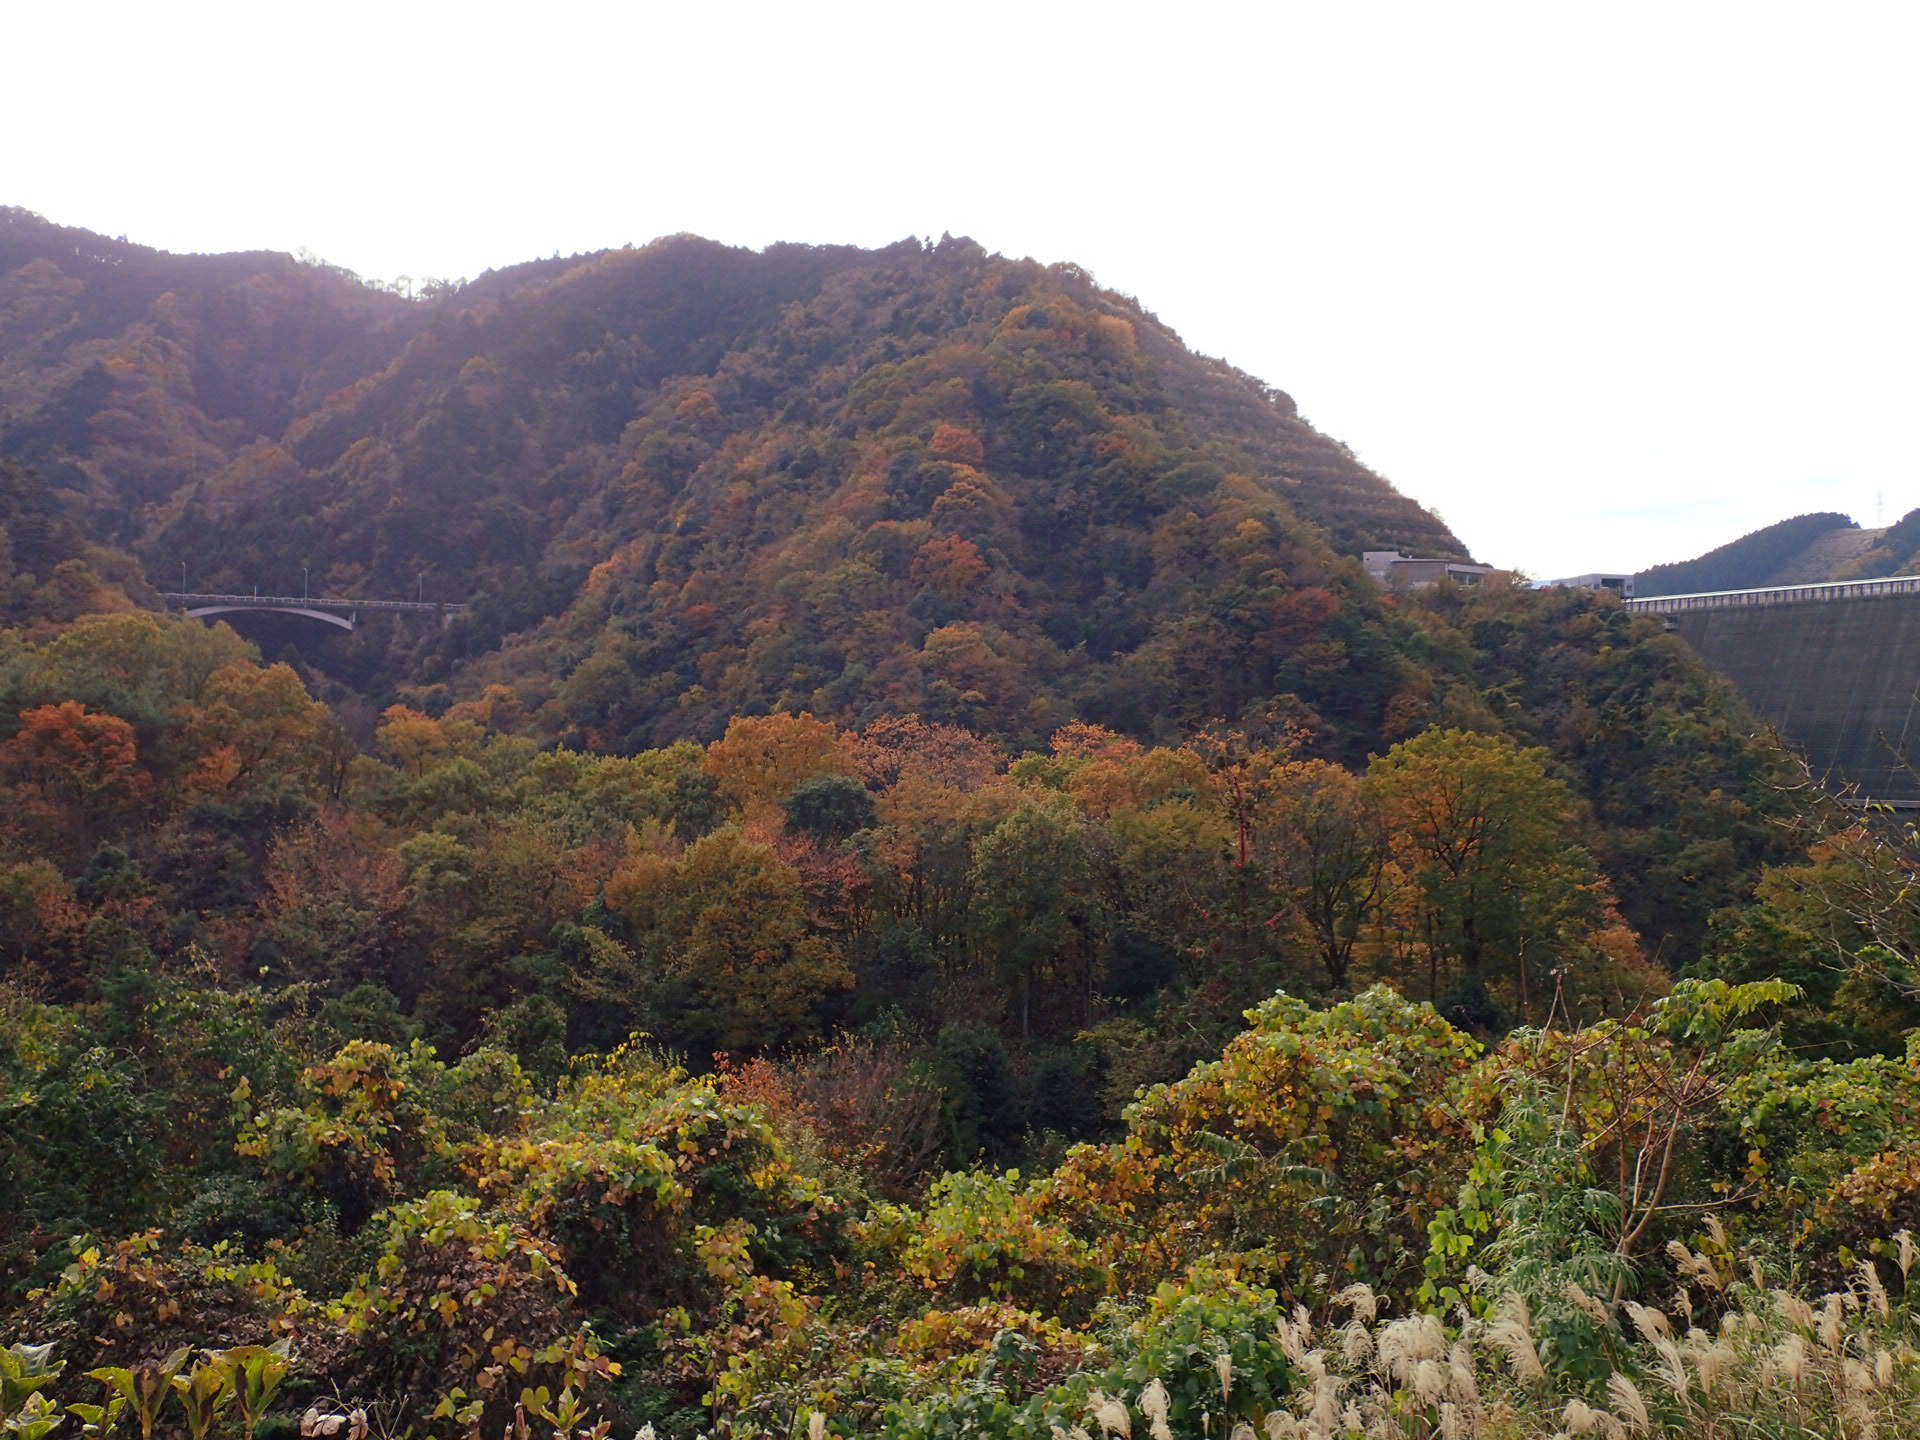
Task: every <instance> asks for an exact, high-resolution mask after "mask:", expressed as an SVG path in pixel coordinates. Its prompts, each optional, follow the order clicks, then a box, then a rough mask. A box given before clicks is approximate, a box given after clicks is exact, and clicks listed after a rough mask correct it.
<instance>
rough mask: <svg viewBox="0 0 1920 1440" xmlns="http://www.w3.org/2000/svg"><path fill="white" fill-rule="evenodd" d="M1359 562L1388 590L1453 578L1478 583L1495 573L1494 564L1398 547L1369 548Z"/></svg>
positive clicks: (1415, 587)
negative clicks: (1407, 551)
mask: <svg viewBox="0 0 1920 1440" xmlns="http://www.w3.org/2000/svg"><path fill="white" fill-rule="evenodd" d="M1360 563H1361V564H1362V565H1363V566H1365V567H1366V571H1367V574H1369V575H1371V576H1372V577H1373V578H1374V580H1375V582H1377V583H1378V584H1379V585H1381V586H1382V587H1384V588H1385V589H1388V590H1424V589H1426V587H1427V586H1429V585H1438V584H1439V583H1440V582H1441V581H1442V580H1451V581H1452V582H1453V583H1454V584H1456V585H1478V584H1480V583H1481V582H1482V581H1484V580H1485V579H1486V578H1487V576H1489V575H1492V574H1494V573H1496V572H1495V571H1494V568H1493V567H1492V566H1491V565H1469V564H1468V563H1467V562H1466V561H1464V560H1426V559H1421V558H1420V557H1418V556H1414V555H1402V554H1401V553H1400V552H1399V551H1398V550H1368V551H1365V552H1363V553H1362V554H1361V556H1360Z"/></svg>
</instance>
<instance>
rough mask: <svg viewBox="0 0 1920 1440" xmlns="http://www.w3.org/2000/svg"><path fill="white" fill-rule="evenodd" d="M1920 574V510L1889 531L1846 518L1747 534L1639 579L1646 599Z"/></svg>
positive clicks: (1806, 518)
mask: <svg viewBox="0 0 1920 1440" xmlns="http://www.w3.org/2000/svg"><path fill="white" fill-rule="evenodd" d="M1915 573H1920V510H1913V511H1910V512H1908V513H1907V514H1906V515H1905V516H1903V517H1901V519H1900V520H1898V521H1896V522H1895V523H1894V524H1892V525H1889V526H1888V527H1886V528H1885V529H1884V530H1862V529H1861V528H1860V527H1859V526H1858V525H1857V524H1855V523H1854V522H1853V521H1852V520H1850V519H1848V518H1847V517H1846V516H1845V515H1838V514H1833V513H1831V512H1823V513H1821V514H1817V515H1797V516H1795V517H1794V518H1793V519H1791V520H1782V521H1781V522H1780V523H1779V524H1777V525H1769V526H1768V527H1767V528H1766V529H1764V530H1756V531H1754V532H1753V533H1752V534H1751V535H1743V536H1742V537H1741V538H1740V539H1738V540H1735V541H1733V542H1732V543H1730V544H1727V545H1722V546H1721V547H1720V548H1719V549H1717V550H1710V551H1708V552H1707V553H1706V554H1705V555H1702V556H1700V557H1699V558H1698V559H1695V560H1682V561H1677V562H1675V563H1674V564H1671V565H1656V566H1654V567H1653V568H1652V569H1651V570H1644V571H1642V572H1641V573H1640V574H1639V575H1637V576H1636V577H1634V586H1635V593H1637V594H1640V595H1648V596H1651V595H1687V594H1692V593H1694V592H1696V591H1701V590H1751V589H1756V588H1759V587H1761V586H1766V585H1815V584H1820V583H1822V582H1824V581H1830V580H1877V579H1880V578H1882V577H1884V576H1889V575H1912V574H1915Z"/></svg>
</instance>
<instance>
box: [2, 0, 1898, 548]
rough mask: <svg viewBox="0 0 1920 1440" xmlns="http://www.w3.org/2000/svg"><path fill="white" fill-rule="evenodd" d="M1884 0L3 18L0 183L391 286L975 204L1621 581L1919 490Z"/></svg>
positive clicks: (360, 11)
mask: <svg viewBox="0 0 1920 1440" xmlns="http://www.w3.org/2000/svg"><path fill="white" fill-rule="evenodd" d="M1916 13H1917V12H1915V11H1914V10H1912V9H1911V8H1909V7H1897V6H1894V5H1891V4H1883V5H1844V4H1842V5H1835V4H1829V5H1823V6H1818V7H1814V6H1795V7H1775V6H1768V5H1759V6H1756V5H1752V4H1741V5H1699V4H1686V5H1674V4H1671V3H1667V4H1660V5H1621V4H1613V5H1606V6H1590V7H1572V6H1550V5H1540V4H1538V3H1529V4H1512V5H1505V4H1503V5H1488V4H1455V5H1432V4H1405V5H1396V4H1373V5H1364V6H1363V5H1350V4H1325V5H1290V4H1261V5H1257V6H1256V5H1248V6H1225V5H1191V6H1178V7H1175V6H1154V7H1151V8H1144V7H1143V8H1139V9H1132V8H1124V7H1115V6H1113V5H1110V4H1102V5H1091V4H1086V5H1083V4H1072V5H1067V4H1059V5H1044V4H1026V5H993V4H983V5H972V6H964V7H955V6H938V7H918V6H902V5H899V4H871V5H866V4H863V5H845V4H841V5H835V4H824V5H813V6H797V5H785V4H783V5H757V4H734V5H728V6H671V7H669V6H650V5H644V4H621V5H606V6H598V5H585V4H564V3H554V4H549V5H545V6H538V7H536V6H515V7H512V8H510V9H509V8H506V7H494V6H486V5H481V4H472V3H466V4H459V5H453V4H437V3H436V4H404V3H403V4H382V5H364V4H336V5H331V6H322V7H312V6H299V7H295V6H265V5H259V4H257V3H254V4H245V5H239V4H234V5H225V4H220V5H216V4H186V5H175V6H153V5H137V6H135V5H113V4H108V5H94V6H87V7H80V6H56V5H37V6H24V5H16V6H14V7H12V9H11V10H10V13H9V15H8V19H7V27H6V28H7V33H8V50H9V52H10V54H11V57H12V60H13V63H12V64H11V65H9V67H8V70H9V79H8V84H7V86H6V88H5V90H4V91H3V92H0V115H3V116H4V118H5V122H6V134H7V141H6V145H5V148H4V150H0V203H5V204H15V205H22V206H25V207H27V208H28V209H31V210H34V211H37V212H39V213H41V214H43V215H45V216H46V217H47V218H49V219H51V220H54V221H57V222H59V223H61V224H67V225H79V226H84V227H87V228H89V229H93V230H98V231H102V232H105V233H107V234H112V235H124V236H126V237H127V238H129V239H131V240H136V241H139V242H142V243H145V244H150V245H155V246H159V247H162V248H165V249H170V250H178V251H200V250H237V249H275V250H288V251H294V250H299V249H303V248H304V249H306V250H308V251H311V252H313V253H315V254H317V255H319V256H322V257H324V258H325V259H327V260H330V261H332V262H334V263H336V264H339V265H344V266H346V267H348V268H350V269H353V270H356V271H358V272H360V273H362V274H364V275H368V276H373V277H380V278H388V279H391V278H394V277H398V276H400V275H409V276H413V277H416V278H421V277H426V276H441V277H448V278H457V277H462V276H473V275H477V274H479V273H480V272H481V271H483V270H486V269H488V268H490V267H493V266H500V265H506V264H511V263H514V262H516V261H520V260H525V259H531V258H535V257H544V256H547V255H551V254H554V253H556V252H557V253H560V254H572V253H575V252H579V251H588V250H595V249H600V248H604V247H606V246H610V245H620V244H624V243H628V242H633V243H643V242H645V241H646V240H649V239H651V238H653V237H655V236H658V235H661V234H667V233H672V232H676V231H693V232H697V233H699V234H703V235H707V236H710V237H712V238H715V239H718V240H722V241H726V242H728V243H732V244H740V245H749V246H755V247H758V246H762V245H766V244H768V243H771V242H774V241H780V240H791V241H803V242H842V241H844V242H854V243H859V244H863V245H875V244H883V243H887V242H889V241H893V240H898V239H901V238H903V237H906V236H909V235H920V236H938V235H939V234H941V233H942V232H949V231H950V232H952V233H954V234H956V235H958V234H966V235H971V236H972V237H974V238H975V239H977V240H978V241H980V242H981V243H982V244H984V245H986V246H987V247H988V248H990V249H994V250H999V251H1003V252H1007V253H1011V254H1020V255H1032V256H1034V257H1037V258H1039V259H1041V260H1045V261H1073V262H1075V263H1077V264H1079V265H1081V266H1083V267H1085V268H1086V269H1087V270H1089V271H1091V272H1092V273H1093V274H1094V276H1095V277H1096V278H1097V279H1098V280H1099V281H1100V282H1101V283H1102V284H1104V285H1106V286H1108V287H1110V288H1113V289H1117V290H1120V291H1124V292H1126V293H1128V294H1131V295H1133V296H1136V297H1137V298H1138V299H1139V300H1140V301H1141V303H1142V304H1144V305H1145V306H1146V307H1147V308H1148V309H1149V310H1151V311H1153V312H1154V313H1155V314H1157V315H1158V316H1159V317H1160V318H1161V319H1162V320H1164V321H1166V322H1167V323H1168V324H1170V325H1172V326H1173V327H1174V328H1175V329H1176V330H1178V331H1179V332H1180V334H1181V335H1182V337H1183V338H1184V339H1185V340H1186V341H1187V342H1188V343H1189V344H1190V345H1192V346H1193V347H1194V348H1196V349H1199V350H1202V351H1204V352H1207V353H1210V354H1216V355H1220V356H1223V357H1224V358H1226V359H1228V360H1229V361H1231V362H1232V363H1233V364H1235V365H1237V366H1239V367H1240V368H1242V369H1244V370H1247V371H1250V372H1252V373H1253V374H1255V375H1257V376H1259V377H1261V378H1262V379H1264V380H1266V381H1268V382H1269V383H1271V384H1274V385H1277V386H1279V387H1281V388H1283V389H1285V390H1287V391H1289V392H1290V393H1291V394H1293V395H1294V397H1295V398H1296V399H1297V400H1298V402H1299V404H1300V408H1301V411H1302V413H1303V414H1304V415H1306V416H1307V417H1308V418H1309V419H1310V420H1312V421H1313V422H1314V423H1315V424H1316V425H1317V426H1319V427H1320V428H1321V429H1323V430H1325V431H1327V432H1328V433H1330V434H1332V435H1334V436H1336V437H1337V438H1339V439H1341V440H1342V441H1344V442H1346V443H1347V444H1348V445H1349V446H1351V447H1352V448H1353V450H1354V451H1355V452H1356V453H1357V454H1358V455H1359V456H1360V458H1361V459H1362V460H1364V461H1366V462H1367V463H1368V464H1370V465H1371V466H1372V467H1373V468H1375V469H1376V470H1378V471H1380V472H1381V473H1382V474H1384V475H1385V476H1387V478H1388V479H1390V480H1391V481H1393V482H1394V484H1395V485H1397V486H1398V487H1399V488H1400V489H1402V490H1403V491H1405V492H1407V493H1408V494H1410V495H1412V496H1413V497H1414V498H1416V499H1418V500H1420V501H1422V502H1423V503H1425V504H1427V505H1429V506H1431V507H1433V508H1435V509H1437V510H1438V511H1439V512H1440V513H1441V514H1442V515H1443V516H1444V517H1445V518H1446V520H1447V521H1448V522H1449V523H1450V524H1451V525H1452V526H1453V528H1454V530H1455V531H1456V532H1457V533H1458V534H1459V535H1460V536H1461V538H1462V539H1463V540H1464V541H1465V543H1466V544H1467V545H1468V546H1469V547H1470V548H1471V549H1472V550H1473V551H1474V552H1475V554H1476V556H1477V557H1478V558H1481V559H1484V560H1487V561H1491V562H1493V563H1496V564H1501V565H1510V566H1515V567H1518V568H1521V569H1524V570H1526V571H1528V572H1530V573H1532V574H1534V575H1539V576H1551V575H1557V574H1564V573H1571V572H1577V571H1586V570H1594V569H1601V568H1613V567H1620V568H1633V569H1637V568H1640V567H1643V566H1645V565H1649V564H1653V563H1657V562H1660V561H1665V560H1675V559H1681V558H1684V557H1687V556H1691V555H1694V554H1697V553H1699V552H1700V551H1702V550H1704V549H1706V548H1709V547H1711V546H1713V545H1716V544H1719V543H1721V542H1723V541H1726V540H1730V539H1732V538H1734V537H1735V536H1737V535H1739V534H1741V533H1743V532H1745V531H1748V530H1752V529H1755V528H1757V527H1759V526H1762V525H1766V524H1769V523H1771V522H1773V521H1775V520H1778V519H1781V518H1783V517H1785V516H1788V515H1793V514H1798V513H1801V512H1804V511H1809V510H1823V509H1837V510H1842V511H1845V512H1847V513H1849V514H1851V515H1853V516H1854V517H1855V518H1856V519H1858V520H1860V521H1861V522H1862V523H1863V524H1872V523H1874V520H1875V517H1876V514H1877V513H1879V510H1878V508H1877V507H1883V508H1884V515H1885V517H1886V518H1887V519H1888V520H1891V519H1893V518H1896V517H1898V516H1899V515H1901V514H1903V513H1904V512H1905V511H1907V510H1909V509H1911V508H1913V507H1914V506H1915V505H1917V504H1920V484H1916V481H1920V442H1917V441H1916V438H1915V434H1916V432H1915V427H1914V425H1913V424H1912V419H1911V414H1910V409H1911V405H1912V397H1913V396H1914V395H1915V394H1916V393H1920V360H1916V346H1915V339H1914V337H1915V335H1916V334H1917V333H1920V280H1917V279H1916V266H1915V259H1914V257H1915V256H1916V254H1920V223H1916V217H1917V215H1920V208H1917V206H1916V201H1915V198H1914V186H1913V183H1912V181H1913V174H1914V169H1915V159H1914V149H1915V141H1916V137H1920V89H1917V88H1916V87H1915V85H1914V84H1913V80H1912V67H1913V59H1914V55H1915V42H1916V41H1920V20H1917V19H1916ZM1881 497H1884V498H1883V499H1882V498H1881Z"/></svg>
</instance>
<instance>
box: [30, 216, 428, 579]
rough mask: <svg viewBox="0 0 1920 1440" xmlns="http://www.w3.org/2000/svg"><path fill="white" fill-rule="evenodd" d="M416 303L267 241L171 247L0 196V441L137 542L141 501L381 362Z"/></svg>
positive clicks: (90, 521)
mask: <svg viewBox="0 0 1920 1440" xmlns="http://www.w3.org/2000/svg"><path fill="white" fill-rule="evenodd" d="M421 318H422V317H421V316H420V314H419V312H418V310H417V308H416V307H415V306H412V305H410V304H408V302H407V301H405V300H403V299H401V298H400V297H398V296H395V295H389V294H386V293H383V292H381V291H378V290H374V289H370V288H369V287H367V286H365V285H363V284H361V283H360V282H359V281H358V280H357V279H356V278H355V277H354V276H352V275H350V274H348V273H347V272H346V271H343V270H337V269H332V268H330V267H327V266H321V265H304V264H300V263H299V262H297V261H295V260H293V259H292V258H291V257H290V256H286V255H276V254H264V253H256V254H234V255H170V254H167V253H166V252H164V251H159V250H152V249H149V248H147V247H146V246H143V245H132V244H128V243H127V242H125V241H121V240H109V239H106V238H105V237H103V236H99V235H94V234H92V233H90V232H88V231H85V230H76V229H70V228H66V227H62V226H57V225H51V224H49V223H47V222H46V221H44V220H42V219H40V217H38V216H36V215H33V214H31V213H29V212H28V211H25V210H19V209H9V208H4V207H0V453H3V454H8V455H12V456H13V457H15V458H16V459H20V460H23V461H25V462H27V463H29V464H31V465H32V466H33V467H34V468H35V469H36V470H37V471H38V472H39V473H40V474H41V475H42V476H43V477H44V478H45V479H46V480H47V482H48V483H49V484H50V485H52V486H54V487H55V489H57V490H58V491H60V492H62V493H63V494H64V495H65V496H66V497H67V500H68V503H69V505H70V507H71V513H72V515H73V517H74V518H76V519H79V520H81V521H83V522H84V524H85V525H86V526H87V528H88V529H89V531H90V532H91V533H93V534H94V535H96V536H98V537H99V538H102V539H109V540H116V541H132V540H136V539H138V538H140V536H141V534H142V532H143V531H144V530H145V529H146V528H148V527H149V526H150V523H151V518H150V515H151V511H152V510H153V508H154V507H157V506H163V505H164V504H165V503H166V502H168V501H169V500H171V499H172V498H173V497H174V496H175V495H176V493H177V492H179V491H180V490H181V488H182V487H183V486H188V485H191V484H193V483H195V482H196V481H199V480H202V479H205V478H207V477H210V476H212V475H214V474H217V473H218V472H219V471H220V470H221V469H222V468H223V467H224V466H226V465H227V464H229V463H230V462H231V461H232V460H233V458H234V457H235V456H236V455H238V454H240V453H242V452H243V451H244V450H245V449H246V448H247V447H248V446H250V445H252V444H254V443H255V442H256V441H258V440H261V439H271V438H274V437H277V436H279V435H280V434H282V433H283V432H284V431H285V430H286V427H287V426H288V425H289V424H290V423H291V422H292V421H293V420H294V419H295V418H296V417H297V416H299V415H301V414H304V413H306V412H307V411H309V410H311V409H312V408H314V407H315V406H316V405H319V404H320V403H322V402H323V401H324V399H325V397H326V396H327V394H328V393H329V392H330V391H332V390H334V389H336V388H338V387H339V386H341V385H345V384H348V383H350V382H352V381H353V380H355V379H356V378H358V377H359V376H360V375H362V374H364V373H365V372H366V371H367V370H369V369H377V368H378V367H379V366H381V365H384V364H385V363H387V361H388V360H389V359H390V358H391V357H392V355H393V354H394V353H395V352H396V351H397V349H398V348H399V346H400V345H401V344H402V343H404V341H405V339H406V337H407V336H408V335H409V334H410V333H412V331H413V329H415V328H416V327H417V325H418V322H419V320H420V319H421Z"/></svg>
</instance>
